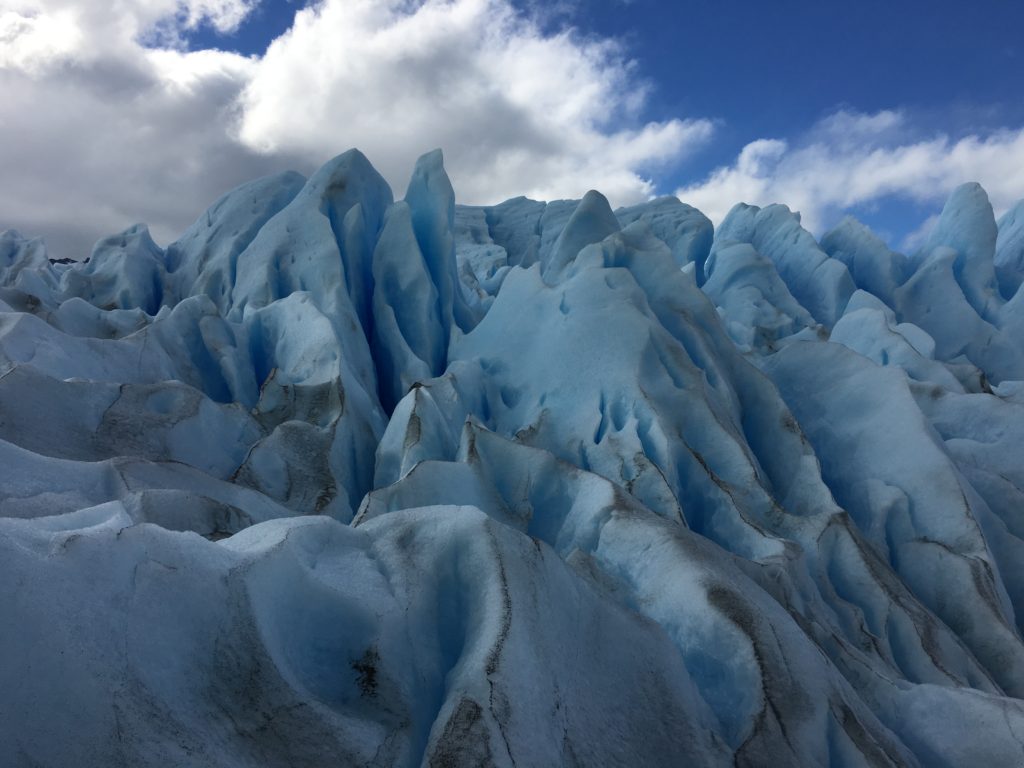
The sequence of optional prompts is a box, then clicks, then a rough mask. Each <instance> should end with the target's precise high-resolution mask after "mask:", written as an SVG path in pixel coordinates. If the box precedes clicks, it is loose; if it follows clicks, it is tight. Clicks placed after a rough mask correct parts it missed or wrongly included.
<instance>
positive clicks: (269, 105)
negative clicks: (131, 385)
mask: <svg viewBox="0 0 1024 768" xmlns="http://www.w3.org/2000/svg"><path fill="white" fill-rule="evenodd" d="M264 1H266V0H264ZM258 2H259V0H110V2H108V3H105V4H99V3H92V2H89V3H84V2H81V0H4V2H3V5H2V6H0V93H2V94H3V99H0V168H2V169H3V176H4V182H5V183H4V184H3V185H0V229H3V228H6V227H15V228H17V229H20V230H22V231H23V233H25V234H42V235H44V236H45V237H46V238H47V240H48V242H49V244H50V246H51V250H53V251H54V253H55V254H56V255H62V256H63V255H71V256H77V257H81V256H84V255H86V254H87V252H88V248H89V246H90V245H91V243H92V242H93V241H94V240H95V239H96V238H98V237H99V236H101V235H103V234H106V233H109V232H112V231H116V230H118V229H120V228H123V227H125V226H128V225H129V224H132V223H135V222H137V221H145V222H148V223H149V224H150V225H151V227H152V229H153V232H154V235H155V236H156V238H157V240H158V241H163V242H166V241H168V240H170V239H171V238H173V237H174V236H175V235H177V234H178V233H179V232H180V231H181V230H182V229H184V227H185V226H187V225H188V224H189V223H190V222H191V221H192V220H193V219H194V218H195V217H196V216H197V215H198V214H199V213H200V212H201V211H202V210H203V208H205V207H206V206H207V205H208V204H210V203H211V202H213V200H214V199H216V198H217V197H218V196H219V195H220V194H222V193H223V192H225V191H227V190H228V189H230V188H231V187H233V186H235V185H237V184H239V183H241V182H243V181H246V180H248V179H250V178H253V177H255V176H259V175H263V174H266V173H272V172H276V171H280V170H284V169H287V168H294V169H296V170H299V171H301V172H306V173H308V172H310V171H311V170H313V169H314V168H315V167H316V166H318V165H319V164H320V163H322V162H323V161H325V160H326V159H328V158H329V157H331V156H333V155H334V154H337V153H338V152H341V151H344V150H345V149H347V148H349V147H352V146H357V147H359V148H360V149H362V150H363V151H364V152H366V154H367V155H368V156H369V157H370V158H371V160H372V161H373V163H374V164H375V165H376V166H377V167H378V168H379V169H381V171H382V172H383V173H384V175H385V176H386V177H387V178H388V181H389V182H390V183H391V184H392V186H393V187H394V188H395V191H396V194H397V195H401V194H402V193H403V191H404V188H405V184H406V182H407V179H408V174H409V172H410V170H411V167H412V164H413V161H414V160H415V158H416V157H417V156H418V155H419V154H421V153H422V152H424V151H427V150H430V149H433V148H434V147H442V148H443V149H444V151H445V157H446V164H447V167H448V169H449V173H450V174H451V176H452V179H453V182H454V184H455V187H456V189H458V190H459V193H460V195H461V196H462V197H461V200H462V202H470V203H490V202H498V201H500V200H502V199H505V198H507V197H510V196H514V195H520V194H525V195H528V196H530V197H534V198H540V199H554V198H561V197H579V196H581V195H582V194H583V193H584V192H585V191H586V190H587V189H590V188H597V189H600V190H601V191H603V192H604V193H605V194H606V195H608V196H609V198H610V199H611V200H612V202H613V203H614V204H622V205H625V204H629V203H633V202H637V201H640V200H642V199H645V198H647V197H650V196H652V195H655V194H659V193H665V192H666V191H669V190H666V189H656V188H655V186H654V184H653V183H652V181H651V179H652V178H654V177H655V176H659V177H662V178H664V177H665V176H666V172H667V171H668V170H670V169H673V168H678V166H679V164H680V163H681V161H683V160H684V159H686V158H688V157H690V156H691V155H692V154H693V153H695V152H699V151H700V150H701V149H702V148H703V147H705V146H707V145H708V143H709V142H711V141H713V140H714V137H715V136H714V135H715V128H714V126H715V124H716V123H715V122H714V121H713V120H710V119H707V118H704V117H692V116H691V117H686V116H679V117H674V118H669V119H662V120H657V121H650V120H647V119H645V117H646V116H647V115H648V114H649V112H650V111H651V104H652V101H653V99H652V89H651V88H652V87H651V85H650V84H649V83H647V82H645V81H644V79H643V78H642V77H641V76H640V74H639V73H638V65H637V64H636V63H635V62H633V61H632V60H631V59H630V58H629V56H628V54H627V51H626V50H625V49H624V48H623V47H622V46H621V45H620V44H619V43H617V42H616V41H614V40H608V39H601V38H594V37H587V36H584V35H582V34H580V33H578V32H576V31H574V30H572V29H570V28H566V27H565V26H564V24H563V25H562V26H559V25H558V24H552V23H551V21H550V18H549V17H548V16H543V17H542V16H538V15H537V14H539V13H542V12H541V11H537V12H534V15H530V13H529V12H524V11H522V10H517V8H516V6H514V5H513V4H512V0H321V2H318V3H316V4H314V5H312V6H310V7H307V8H305V9H302V10H300V11H298V12H297V14H296V16H295V20H294V23H293V25H292V27H291V28H290V29H289V30H288V31H287V32H286V33H285V34H283V35H282V36H281V37H279V38H278V39H276V40H274V41H273V42H272V43H271V44H270V45H269V47H268V49H267V50H266V52H265V53H264V54H263V55H261V56H255V57H246V56H241V55H238V54H235V53H230V52H227V51H221V50H214V49H209V50H189V49H188V40H189V37H190V35H191V34H192V33H194V32H195V31H196V30H199V29H200V28H202V27H210V28H213V29H214V30H217V31H219V32H221V33H224V34H228V35H229V34H231V33H232V32H233V31H234V30H236V29H238V27H239V26H240V25H241V24H242V23H244V21H245V20H246V18H247V17H248V15H249V14H251V13H253V11H254V10H255V8H256V6H257V4H258ZM527 6H528V7H532V6H530V4H529V3H527ZM548 11H550V9H548ZM911 122H912V121H911V120H910V119H909V118H908V117H907V116H906V115H905V114H903V113H901V112H898V111H891V112H880V113H877V114H874V115H863V114H859V113H855V112H849V111H840V112H838V113H836V114H834V115H832V116H830V117H828V118H826V119H824V120H822V121H820V122H819V123H818V124H817V125H815V126H813V127H812V128H811V129H810V130H809V131H808V132H807V133H806V134H805V135H804V136H801V137H797V138H795V139H794V138H792V137H787V138H786V139H785V140H783V139H780V138H766V139H758V140H756V141H752V142H750V143H748V144H747V145H746V146H745V147H744V148H743V149H742V151H741V152H740V153H739V155H738V156H737V158H736V159H735V161H734V162H733V163H731V164H729V165H727V166H724V167H721V168H718V169H717V170H715V171H714V172H712V173H711V174H710V175H709V176H708V177H707V178H705V179H703V180H701V181H699V182H695V183H691V184H684V185H683V186H681V187H680V188H679V189H678V190H677V194H679V196H680V197H681V198H682V199H684V200H686V201H687V202H690V203H692V204H694V205H696V206H697V207H699V208H701V209H702V210H704V211H705V212H706V213H708V215H710V216H711V217H712V219H714V220H716V221H718V220H721V218H722V217H723V216H724V215H725V213H726V212H727V211H728V209H729V207H731V206H732V205H733V204H734V203H736V202H738V201H744V202H750V203H758V204H764V203H769V202H777V201H781V202H786V203H787V204H789V205H790V206H791V207H793V208H795V209H798V210H800V211H801V212H802V213H803V215H804V221H805V223H806V224H807V225H808V226H809V227H811V228H812V229H814V228H816V227H819V226H820V225H821V224H822V222H825V221H826V220H828V219H830V218H832V217H834V215H835V214H836V212H837V211H842V210H846V209H848V208H850V207H853V206H858V205H863V204H865V203H871V202H872V201H875V200H879V199H882V198H885V197H886V196H889V195H900V196H904V197H909V198H912V199H915V200H921V201H933V200H934V201H938V200H941V199H942V198H943V197H944V196H945V195H946V194H947V193H948V191H949V190H950V189H952V188H953V187H954V186H955V185H956V184H958V183H961V182H963V181H968V180H977V181H981V182H982V184H984V185H985V186H986V188H987V189H988V191H989V193H990V195H991V196H992V198H993V201H994V202H995V204H996V206H997V207H1006V206H1008V205H1010V204H1011V203H1012V202H1013V200H1014V199H1015V196H1019V195H1020V194H1021V193H1022V190H1024V130H1017V131H1013V130H1005V131H1000V132H995V133H992V134H989V135H985V136H980V135H976V136H962V137H949V136H944V135H941V134H933V135H930V136H925V137H923V138H922V137H921V136H920V135H918V134H915V133H914V132H913V130H912V125H911Z"/></svg>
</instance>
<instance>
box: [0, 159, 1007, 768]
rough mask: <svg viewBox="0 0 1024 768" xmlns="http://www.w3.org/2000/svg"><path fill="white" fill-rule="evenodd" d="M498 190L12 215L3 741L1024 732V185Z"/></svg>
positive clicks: (226, 758)
mask: <svg viewBox="0 0 1024 768" xmlns="http://www.w3.org/2000/svg"><path fill="white" fill-rule="evenodd" d="M455 195H456V191H455V190H453V189H452V185H451V183H450V182H449V180H448V177H447V175H446V173H445V171H444V165H443V157H442V155H441V153H440V152H439V151H435V152H432V153H429V154H427V155H425V156H424V157H423V158H421V160H420V161H419V163H418V164H417V166H416V168H415V171H414V173H413V176H412V179H411V181H410V183H409V186H408V189H407V190H406V192H405V197H404V199H402V200H398V201H396V200H395V199H394V195H393V193H392V190H391V189H390V188H389V187H388V185H387V184H386V183H385V182H384V180H383V178H382V177H381V176H380V175H379V174H378V173H377V172H376V170H375V169H374V168H373V166H372V165H371V164H370V162H369V160H367V158H365V157H364V156H363V155H361V154H360V153H359V152H357V151H355V150H352V151H350V152H347V153H345V154H343V155H340V156H339V157H337V158H335V159H334V160H332V161H330V162H328V163H327V164H325V165H324V167H323V168H321V169H320V170H319V171H317V172H316V173H315V174H313V176H311V177H310V178H309V179H305V178H303V177H302V176H300V175H298V174H295V173H285V174H280V175H277V176H273V177H268V178H265V179H260V180H256V181H253V182H251V183H249V184H246V185H243V186H242V187H239V188H238V189H236V190H234V191H231V192H229V193H227V194H226V195H224V196H223V197H222V198H221V199H220V200H218V201H217V202H216V203H214V205H213V206H212V207H211V208H210V209H209V211H207V212H206V213H205V214H204V215H203V216H202V217H200V219H199V220H198V221H196V223H195V224H194V225H192V227H190V228H189V229H188V230H187V231H186V232H185V233H184V234H183V235H182V237H181V238H180V239H179V240H177V241H176V242H174V243H171V244H170V245H168V246H167V247H166V248H162V247H160V246H159V245H158V244H157V243H155V242H154V241H153V240H152V238H151V237H150V235H149V232H148V230H147V229H146V227H145V226H144V225H135V226H132V227H129V228H127V229H125V230H124V231H123V232H121V233H119V234H116V235H112V236H110V237H108V238H105V239H103V240H101V241H100V242H99V243H97V245H96V247H95V248H94V250H93V252H92V255H91V257H90V259H89V261H88V262H86V263H81V264H77V263H76V264H66V263H51V262H50V261H49V259H48V258H47V255H46V248H45V244H44V243H43V242H42V241H41V240H38V239H30V238H25V237H23V236H22V235H19V234H18V233H15V232H13V231H7V232H3V233H0V463H2V465H3V467H4V471H3V472H2V473H0V619H2V620H0V624H2V629H0V659H2V662H0V764H2V765H3V766H5V768H6V766H8V765H9V766H16V767H17V768H20V767H21V766H25V767H26V768H28V767H29V766H32V767H36V766H45V767H46V768H51V767H52V768H64V767H65V766H71V765H75V766H78V765H81V766H104V767H106V766H154V767H155V766H168V765H173V766H217V767H221V766H223V767H224V768H228V767H229V766H230V767H232V768H233V767H235V766H253V767H254V768H255V767H256V766H260V767H261V768H262V767H264V766H282V767H283V766H310V767H313V766H317V767H319V766H324V765H340V766H479V765H486V766H491V765H497V766H519V768H523V767H524V766H538V767H542V766H552V765H582V766H639V765H643V766H683V765H687V766H690V765H694V766H719V765H721V766H729V765H736V766H810V765H829V766H964V765H992V766H1010V765H1022V764H1024V746H1022V744H1024V701H1022V699H1024V642H1022V640H1021V632H1022V630H1024V462H1022V458H1024V288H1022V287H1021V286H1022V283H1024V203H1022V204H1019V205H1018V206H1017V207H1015V208H1013V209H1011V210H1010V211H1009V212H1008V213H1007V214H1006V215H1004V216H1003V217H1002V218H1001V219H1000V220H999V221H998V222H997V221H996V219H995V217H994V216H993V213H992V208H991V206H990V204H989V201H988V198H987V196H986V194H985V192H984V190H983V189H981V187H979V186H978V185H976V184H968V185H964V186H963V187H961V188H959V189H957V190H956V191H955V192H954V193H953V195H952V196H951V197H950V200H949V202H948V204H947V205H946V207H945V209H944V210H943V213H942V215H941V217H940V219H939V222H938V224H937V225H936V227H935V229H934V231H933V232H932V234H931V236H930V237H929V239H928V241H927V242H926V244H925V245H924V246H923V247H922V249H921V250H920V251H919V252H917V253H914V254H907V255H904V254H900V253H895V252H893V251H891V250H890V249H889V248H888V247H887V246H886V245H885V244H884V243H883V242H882V241H881V240H880V239H879V238H877V237H876V236H875V235H873V234H872V233H871V232H870V231H869V230H868V229H867V228H866V227H864V226H863V225H861V224H860V223H858V222H856V221H855V220H853V219H847V220H845V221H843V222H842V223H840V224H839V226H837V227H836V228H835V229H833V230H832V231H831V232H829V233H827V234H826V235H825V236H824V237H822V238H821V240H820V241H817V240H816V239H815V238H814V237H813V236H812V235H811V234H810V233H809V232H807V231H806V230H804V229H803V228H802V227H801V225H800V217H799V214H798V213H795V212H792V211H790V210H789V209H788V208H786V207H785V206H783V205H772V206H768V207H765V208H757V207H753V206H748V205H743V204H738V205H737V206H736V207H735V208H734V209H733V210H732V212H731V213H730V214H729V216H728V217H727V218H726V219H725V221H724V222H723V223H722V225H721V226H720V227H719V228H718V230H717V231H715V230H714V229H713V227H712V225H711V223H710V221H709V220H708V219H707V218H706V217H705V216H704V215H703V214H701V213H700V212H699V211H697V210H696V209H694V208H692V207H690V206H688V205H686V204H685V201H684V202H680V201H678V200H676V199H675V198H659V199H657V200H652V201H650V202H648V203H644V204H641V205H637V206H633V207H631V208H625V209H619V210H617V211H616V210H612V209H611V207H610V206H609V204H608V201H607V200H606V199H605V198H604V196H603V195H601V194H600V193H599V192H597V191H590V192H588V193H587V194H586V195H585V196H584V197H583V199H582V200H579V201H575V200H560V201H553V202H548V203H544V202H537V201H533V200H527V199H526V198H516V199H513V200H509V201H507V202H505V203H502V204H500V205H496V206H489V207H463V206H459V205H457V204H456V196H455Z"/></svg>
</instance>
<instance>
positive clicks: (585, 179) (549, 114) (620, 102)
mask: <svg viewBox="0 0 1024 768" xmlns="http://www.w3.org/2000/svg"><path fill="white" fill-rule="evenodd" d="M408 6H409V3H407V2H403V1H402V0H344V1H343V0H326V2H324V3H322V4H320V5H318V6H316V7H313V8H308V9H306V10H304V11H302V12H300V13H299V14H298V16H297V17H296V20H295V25H294V27H293V28H292V29H291V31H290V32H289V33H287V34H286V35H284V36H283V37H281V38H279V39H278V40H277V41H275V42H274V44H273V45H271V47H270V49H269V50H268V51H267V54H266V56H264V57H263V60H262V61H261V62H260V64H259V66H258V68H257V71H256V74H255V76H254V77H253V79H252V81H251V82H250V83H249V85H248V86H247V87H246V89H245V91H244V93H243V96H242V100H241V105H242V119H241V123H240V125H239V136H240V138H241V139H242V140H243V141H244V142H245V143H246V144H248V145H249V146H252V147H254V148H257V149H260V150H263V151H274V150H276V149H279V148H289V149H294V150H297V151H301V152H304V153H306V154H307V155H309V156H311V157H314V156H315V157H323V156H324V155H325V154H326V153H329V152H332V151H334V150H336V149H337V148H338V147H339V146H340V145H343V144H346V145H347V144H352V145H356V146H358V147H360V148H361V149H362V150H363V151H364V152H365V153H366V154H367V155H368V156H369V157H370V159H371V160H373V161H374V163H375V164H377V165H378V167H379V169H380V170H381V172H382V173H384V175H385V176H386V177H387V178H388V179H389V181H391V182H392V184H393V185H395V186H396V187H397V189H396V191H398V192H399V194H400V193H401V190H402V187H403V186H404V183H405V180H406V178H407V175H408V172H409V171H410V170H411V165H412V162H413V161H414V159H415V157H416V156H417V155H419V154H420V153H422V152H424V151H426V150H429V149H431V148H432V147H434V146H440V147H442V148H444V150H445V157H446V161H447V164H448V170H449V173H450V175H451V176H452V179H453V183H454V185H455V188H456V190H457V192H458V194H459V195H460V198H461V199H463V200H465V201H467V202H497V201H499V200H501V199H504V198H506V197H510V196H513V195H517V194H525V195H528V196H532V197H539V198H548V199H549V198H554V197H570V196H576V197H578V196H581V195H582V194H583V193H584V192H585V191H586V190H587V189H589V188H591V187H597V188H600V189H601V190H602V191H604V192H605V194H607V195H608V196H609V197H610V198H611V199H612V200H613V201H615V202H618V203H629V202H636V201H638V200H641V199H644V198H646V197H648V196H650V195H651V194H652V192H653V188H652V186H651V183H650V182H649V181H648V180H647V178H646V177H645V175H644V171H645V170H646V169H651V168H656V167H658V166H659V165H660V164H662V163H665V162H668V161H670V160H673V159H676V158H678V157H680V156H681V155H682V153H684V152H685V151H687V150H690V149H692V148H694V147H695V146H697V145H698V144H699V143H700V142H702V141H703V140H705V139H707V138H708V137H709V136H710V134H711V131H712V127H711V124H710V123H709V122H708V121H702V120H698V121H682V120H670V121H667V122H661V123H650V124H648V125H646V126H643V127H639V128H636V129H622V128H620V127H619V126H620V125H622V124H627V125H629V124H636V119H637V116H638V114H639V111H640V109H641V108H642V106H643V103H644V99H645V96H646V93H645V90H644V88H643V86H642V84H639V83H638V82H637V81H636V79H635V78H634V75H633V71H632V67H631V65H630V64H629V62H628V61H625V60H624V59H623V56H622V52H621V51H620V50H619V48H618V47H617V46H616V45H615V44H614V43H611V42H609V41H593V40H581V39H578V38H577V37H576V36H574V35H573V34H571V33H570V32H563V33H560V34H554V35H545V34H544V33H542V31H541V30H540V28H539V27H538V26H537V24H535V23H534V22H531V21H530V20H529V19H527V18H525V17H524V16H522V15H521V14H518V13H516V12H515V11H514V10H513V9H512V7H511V6H510V4H509V3H508V2H506V0H427V1H426V2H423V3H422V4H419V5H418V6H417V7H415V8H414V9H412V10H411V11H410V10H409V8H408Z"/></svg>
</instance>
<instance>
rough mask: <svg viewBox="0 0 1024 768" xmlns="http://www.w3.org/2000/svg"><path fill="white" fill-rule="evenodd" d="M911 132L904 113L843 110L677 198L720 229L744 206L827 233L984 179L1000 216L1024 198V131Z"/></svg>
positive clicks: (746, 152) (764, 144) (760, 143)
mask: <svg viewBox="0 0 1024 768" xmlns="http://www.w3.org/2000/svg"><path fill="white" fill-rule="evenodd" d="M911 128H912V127H911V125H910V123H909V121H908V119H907V117H906V115H904V114H903V113H901V112H897V111H883V112H878V113H876V114H870V115H867V114H859V113H855V112H850V111H839V112H837V113H835V114H833V115H831V116H829V117H828V118H826V119H824V120H822V121H820V122H819V123H818V124H817V125H815V126H814V127H813V128H812V129H811V130H810V131H808V133H807V135H806V136H804V137H803V138H802V139H801V140H799V141H797V142H786V141H782V140H777V139H759V140H757V141H753V142H750V143H749V144H747V145H746V146H745V147H743V149H742V150H741V151H740V153H739V155H738V157H737V158H736V160H735V162H733V163H732V164H731V165H728V166H723V167H721V168H718V169H716V170H715V171H713V172H712V173H711V174H710V175H709V176H708V177H707V178H706V179H704V180H702V181H700V182H697V183H695V184H692V185H689V186H685V187H683V188H681V189H679V190H677V191H676V194H677V195H678V196H679V198H680V199H681V200H684V201H686V202H688V203H690V204H692V205H695V206H696V207H698V208H700V209H701V210H702V211H704V212H705V213H706V214H707V215H708V216H709V217H710V218H711V219H712V220H713V221H715V222H719V221H721V220H722V218H724V217H725V215H726V214H727V213H728V212H729V209H730V208H731V207H732V206H733V205H734V204H735V203H737V202H741V201H742V202H746V203H751V204H754V205H767V204H769V203H775V202H782V203H786V204H787V205H789V207H790V208H792V209H794V210H798V211H800V213H801V216H802V220H803V222H804V225H805V226H807V227H808V228H809V229H811V230H812V231H820V229H821V228H822V227H823V226H827V225H828V224H829V223H831V220H832V219H834V218H836V217H837V215H838V213H839V212H841V211H845V210H848V209H851V208H853V207H855V206H860V205H865V204H869V203H872V202H875V201H878V200H880V199H883V198H885V197H888V196H900V197H905V198H908V199H911V200H915V201H918V202H925V203H927V202H941V201H943V200H944V199H945V198H946V197H947V196H948V195H949V193H950V192H951V191H952V190H953V188H954V187H956V186H957V185H959V184H962V183H964V182H967V181H978V182H980V183H981V184H982V186H984V187H985V189H986V190H987V192H988V194H989V197H990V199H991V200H992V204H993V206H994V207H995V208H996V211H997V213H998V212H1000V211H1002V210H1006V209H1007V208H1009V207H1010V206H1011V205H1012V204H1013V203H1014V202H1016V200H1017V199H1018V198H1019V197H1020V196H1021V194H1022V191H1024V129H1018V130H1000V131H995V132H992V133H990V134H988V135H984V136H982V135H968V136H962V137H959V138H952V137H950V136H946V135H942V134H939V135H933V136H931V137H927V138H916V137H914V136H913V131H912V130H911ZM922 231H923V230H922ZM912 242H913V237H911V244H912Z"/></svg>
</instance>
